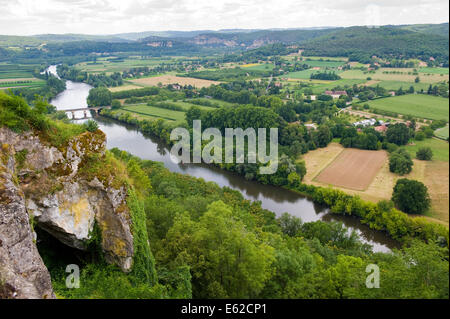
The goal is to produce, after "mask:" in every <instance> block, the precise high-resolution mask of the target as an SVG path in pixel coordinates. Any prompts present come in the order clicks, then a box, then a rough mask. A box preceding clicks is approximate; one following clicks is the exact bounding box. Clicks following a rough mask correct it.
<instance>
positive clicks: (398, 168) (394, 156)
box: [389, 148, 414, 175]
mask: <svg viewBox="0 0 450 319" xmlns="http://www.w3.org/2000/svg"><path fill="white" fill-rule="evenodd" d="M413 164H414V163H413V161H412V160H411V156H410V155H409V153H408V152H407V151H405V150H404V149H402V148H399V149H397V150H396V151H394V152H392V153H391V154H390V155H389V170H390V171H391V172H392V173H396V174H399V175H405V174H409V173H411V171H412V166H413Z"/></svg>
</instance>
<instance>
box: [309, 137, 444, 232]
mask: <svg viewBox="0 0 450 319" xmlns="http://www.w3.org/2000/svg"><path fill="white" fill-rule="evenodd" d="M443 143H444V142H443ZM447 145H448V144H447ZM447 148H448V146H447ZM344 150H345V148H344V147H342V146H341V145H340V144H338V143H331V144H330V145H329V146H328V147H326V148H320V149H317V150H314V151H310V152H309V153H307V154H305V155H304V156H303V157H302V159H303V160H305V162H306V169H307V173H306V176H305V178H304V182H305V183H306V184H311V185H316V186H325V187H326V186H332V187H334V188H337V189H341V190H343V191H345V192H347V193H349V194H354V195H359V196H360V197H361V198H362V199H364V200H369V201H373V202H377V201H380V200H383V199H386V200H389V199H391V196H392V190H393V188H394V185H395V183H396V181H397V180H398V179H399V178H408V179H415V180H418V181H421V182H423V183H424V184H425V185H426V186H427V187H428V191H429V193H430V197H431V203H432V207H431V211H430V213H429V214H428V216H426V217H427V218H430V219H433V220H434V221H438V222H440V223H442V224H445V225H448V224H449V162H448V161H438V160H433V161H429V162H428V161H419V160H416V159H414V160H413V161H414V166H413V170H412V172H411V173H410V174H408V175H405V176H398V175H396V174H393V173H391V172H390V171H389V161H388V159H387V158H386V159H385V162H384V164H383V165H382V167H381V169H379V171H378V173H377V174H376V175H375V177H374V178H373V180H372V181H371V183H370V184H369V186H368V187H367V188H366V189H364V190H355V189H349V188H344V187H339V186H335V185H328V184H325V183H322V182H320V181H318V179H317V177H318V176H319V175H320V173H322V172H323V171H324V170H325V169H327V168H330V167H331V166H332V164H333V163H334V162H335V160H336V159H337V158H338V156H339V155H340V154H341V153H342V152H343V151H344ZM372 152H373V151H372ZM379 152H384V151H379Z"/></svg>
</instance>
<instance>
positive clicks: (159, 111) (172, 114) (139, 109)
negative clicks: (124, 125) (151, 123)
mask: <svg viewBox="0 0 450 319" xmlns="http://www.w3.org/2000/svg"><path fill="white" fill-rule="evenodd" d="M121 110H125V111H128V112H131V113H135V114H139V115H143V116H144V118H145V116H148V117H150V118H162V119H166V120H170V121H176V122H181V121H183V120H184V114H185V113H184V112H180V111H173V110H169V109H163V108H159V107H154V106H149V105H142V104H136V105H126V106H124V107H122V108H121Z"/></svg>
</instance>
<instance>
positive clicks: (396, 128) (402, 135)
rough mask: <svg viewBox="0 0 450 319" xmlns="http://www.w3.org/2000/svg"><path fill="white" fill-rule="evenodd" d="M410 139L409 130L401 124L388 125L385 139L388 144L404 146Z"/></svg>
mask: <svg viewBox="0 0 450 319" xmlns="http://www.w3.org/2000/svg"><path fill="white" fill-rule="evenodd" d="M410 137H411V136H410V130H409V128H408V127H407V126H406V125H405V124H403V123H397V124H393V125H390V126H389V128H388V130H387V131H386V138H387V141H388V142H389V143H395V144H397V145H406V144H407V143H408V141H409V138H410Z"/></svg>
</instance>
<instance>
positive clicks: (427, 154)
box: [416, 147, 433, 161]
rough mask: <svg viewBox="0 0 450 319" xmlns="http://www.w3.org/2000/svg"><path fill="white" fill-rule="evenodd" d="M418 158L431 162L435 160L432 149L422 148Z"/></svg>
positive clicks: (417, 155) (417, 153) (418, 152)
mask: <svg viewBox="0 0 450 319" xmlns="http://www.w3.org/2000/svg"><path fill="white" fill-rule="evenodd" d="M416 158H417V159H419V160H421V161H431V159H432V158H433V151H432V150H431V148H430V147H421V148H419V150H418V151H417V152H416Z"/></svg>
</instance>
